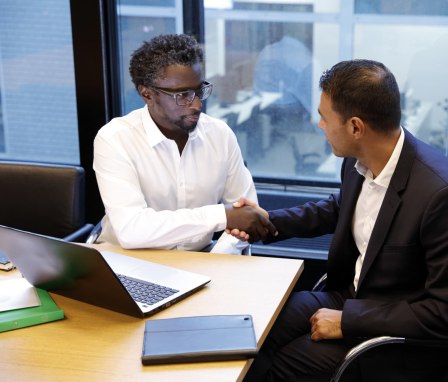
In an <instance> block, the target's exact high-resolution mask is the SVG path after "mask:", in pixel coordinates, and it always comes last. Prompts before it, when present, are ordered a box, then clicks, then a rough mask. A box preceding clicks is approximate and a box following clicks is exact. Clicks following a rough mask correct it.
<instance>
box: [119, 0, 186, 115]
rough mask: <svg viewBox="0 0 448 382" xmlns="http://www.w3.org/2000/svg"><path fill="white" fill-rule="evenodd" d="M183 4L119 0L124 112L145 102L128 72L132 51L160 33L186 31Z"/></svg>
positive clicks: (159, 0)
mask: <svg viewBox="0 0 448 382" xmlns="http://www.w3.org/2000/svg"><path fill="white" fill-rule="evenodd" d="M181 4H182V2H181V1H179V0H171V1H166V0H149V1H143V0H141V1H138V0H118V1H117V15H118V31H119V54H120V68H121V89H122V94H123V97H122V98H123V104H122V110H123V114H127V113H129V112H130V111H132V110H134V109H137V108H139V107H142V106H143V105H144V103H143V101H142V99H141V98H140V96H139V94H138V93H137V91H136V89H135V87H134V84H133V83H132V81H131V78H130V76H129V72H128V69H129V60H130V58H131V54H132V52H133V51H134V50H136V49H137V48H138V47H139V46H140V45H141V44H142V42H143V41H148V40H150V39H152V38H153V37H155V36H158V35H160V34H167V33H183V24H182V20H183V17H182V5H181Z"/></svg>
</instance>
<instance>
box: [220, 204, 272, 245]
mask: <svg viewBox="0 0 448 382" xmlns="http://www.w3.org/2000/svg"><path fill="white" fill-rule="evenodd" d="M225 207H226V215H227V229H226V231H227V232H228V233H231V234H232V235H233V236H236V237H237V238H239V239H241V240H248V241H250V242H254V241H258V240H262V239H263V238H265V237H266V236H267V235H268V234H271V235H276V233H277V229H276V228H275V226H274V225H273V224H272V223H271V222H270V220H269V215H268V213H267V212H266V211H265V210H264V209H262V208H260V207H258V206H257V205H256V204H255V203H253V202H250V201H248V200H247V199H244V198H241V199H240V200H239V201H238V202H236V203H234V205H233V206H231V205H226V206H225Z"/></svg>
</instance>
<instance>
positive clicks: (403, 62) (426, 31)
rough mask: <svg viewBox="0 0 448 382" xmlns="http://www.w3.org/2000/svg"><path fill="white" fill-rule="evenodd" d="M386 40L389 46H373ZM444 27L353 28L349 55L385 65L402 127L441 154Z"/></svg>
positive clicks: (447, 60)
mask: <svg viewBox="0 0 448 382" xmlns="http://www.w3.org/2000/svg"><path fill="white" fill-rule="evenodd" d="M383 39H384V40H387V41H388V42H389V43H388V44H376V43H375V42H376V41H383ZM447 46H448V26H422V25H420V26H415V25H375V24H373V25H358V26H356V29H355V43H354V55H355V57H359V58H361V57H362V58H371V59H376V60H378V61H382V62H384V63H385V64H386V65H387V66H388V67H389V68H390V69H391V70H392V72H393V73H394V74H395V76H396V78H397V81H398V85H399V87H400V90H401V94H402V124H403V125H404V126H405V127H406V128H407V129H408V130H410V131H411V132H412V133H413V134H414V135H416V136H417V137H419V138H420V139H422V140H424V141H426V142H427V143H429V144H431V145H433V146H434V147H436V148H437V149H439V150H441V151H442V152H444V153H446V151H447V146H448V141H447V139H446V137H447V134H448V127H447V122H448V115H447V109H446V107H447V99H448V90H447V89H448V77H447V76H446V75H445V74H444V73H445V72H446V68H447V67H448V55H447V51H446V47H447Z"/></svg>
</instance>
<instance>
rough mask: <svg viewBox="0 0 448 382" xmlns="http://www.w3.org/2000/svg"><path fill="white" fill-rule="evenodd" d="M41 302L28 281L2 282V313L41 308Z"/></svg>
mask: <svg viewBox="0 0 448 382" xmlns="http://www.w3.org/2000/svg"><path fill="white" fill-rule="evenodd" d="M39 305H40V300H39V297H38V296H37V293H36V288H34V287H33V286H32V285H31V284H30V283H29V282H28V281H27V280H26V279H24V278H16V279H6V280H1V281H0V312H5V311H7V310H14V309H22V308H29V307H32V306H39Z"/></svg>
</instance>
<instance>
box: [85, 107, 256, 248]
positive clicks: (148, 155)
mask: <svg viewBox="0 0 448 382" xmlns="http://www.w3.org/2000/svg"><path fill="white" fill-rule="evenodd" d="M93 168H94V170H95V173H96V178H97V181H98V187H99V190H100V193H101V198H102V200H103V203H104V207H105V210H106V215H105V217H104V219H103V221H102V225H103V230H102V233H101V236H100V238H99V239H100V241H107V242H110V243H113V244H119V245H120V246H122V247H123V248H162V249H179V250H196V251H198V250H201V249H203V248H204V247H206V246H207V245H208V244H210V241H211V238H212V236H213V233H214V232H216V231H221V230H223V229H225V227H226V223H227V219H226V214H225V208H224V204H227V203H233V202H234V201H236V200H238V198H239V197H240V196H244V197H247V198H248V199H250V200H253V201H255V202H257V203H258V201H257V194H256V192H255V186H254V183H253V180H252V176H251V174H250V173H249V171H248V169H247V168H246V166H245V165H244V162H243V158H242V155H241V150H240V148H239V146H238V143H237V140H236V137H235V134H234V133H233V131H232V130H231V129H230V127H229V126H227V124H225V123H224V122H222V121H220V120H218V119H215V118H212V117H210V116H208V115H206V114H201V116H200V118H199V122H198V124H197V127H196V129H195V130H194V131H192V132H190V135H189V138H188V141H187V144H186V145H185V148H184V150H183V152H182V155H180V153H179V149H178V147H177V145H176V143H175V141H174V140H170V139H167V138H166V137H165V136H164V135H163V134H162V133H161V132H160V130H159V129H158V127H157V126H156V124H155V123H154V122H153V120H152V119H151V116H150V114H149V112H148V110H147V108H146V106H145V107H144V108H142V109H138V110H134V111H133V112H131V113H129V114H128V115H126V116H124V117H120V118H115V119H113V120H112V121H110V122H109V123H108V124H106V125H105V126H103V127H102V128H101V129H100V130H99V132H98V134H97V136H96V138H95V142H94V163H93ZM247 245H248V244H247V243H245V242H241V241H239V240H237V239H235V238H234V237H233V236H231V235H227V234H226V233H224V234H223V236H221V238H220V239H219V240H218V243H217V245H215V247H214V248H213V250H212V252H220V253H241V249H242V248H244V247H245V246H247Z"/></svg>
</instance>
